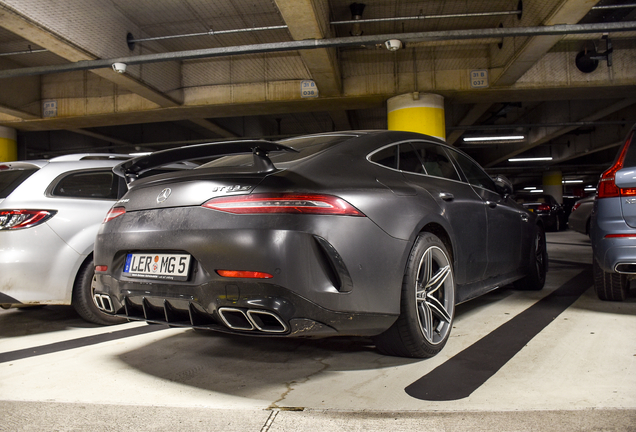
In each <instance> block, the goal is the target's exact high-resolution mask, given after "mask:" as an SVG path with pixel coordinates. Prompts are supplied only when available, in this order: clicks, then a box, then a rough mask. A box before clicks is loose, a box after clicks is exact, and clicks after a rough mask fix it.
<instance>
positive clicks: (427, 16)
mask: <svg viewBox="0 0 636 432" xmlns="http://www.w3.org/2000/svg"><path fill="white" fill-rule="evenodd" d="M634 3H636V2H634V1H631V2H630V1H621V0H602V1H595V0H524V1H523V2H520V1H519V0H472V1H470V2H467V1H465V0H431V1H426V2H423V1H394V0H391V1H388V0H378V1H368V2H367V3H366V6H365V8H364V11H363V14H362V19H363V21H362V22H361V23H360V24H359V25H360V30H361V31H362V36H361V37H362V38H369V37H373V36H377V35H380V36H379V37H378V38H377V39H378V40H382V37H381V35H388V34H404V35H406V34H412V33H418V32H420V33H421V32H429V33H430V34H434V35H438V34H439V35H442V34H444V35H445V37H444V38H428V39H426V40H424V39H421V40H417V41H415V42H412V41H409V42H407V43H406V46H405V47H404V48H403V49H401V50H399V51H396V52H389V51H387V50H386V49H385V48H384V47H383V46H382V44H374V43H365V44H356V45H351V44H342V45H338V44H336V45H334V46H332V47H329V48H318V49H293V50H289V49H286V50H278V49H274V48H272V49H269V48H268V47H280V46H281V44H287V46H288V47H289V46H290V45H289V44H290V43H293V42H294V41H298V42H300V41H307V40H329V41H331V40H333V41H336V42H337V41H343V40H345V39H344V38H351V35H352V32H353V34H354V35H355V30H354V25H353V24H351V23H348V24H341V23H340V22H341V21H348V20H351V18H352V16H351V15H352V14H351V9H350V4H351V1H343V0H272V1H248V0H216V1H214V2H210V1H207V0H134V1H130V0H66V1H64V2H58V1H53V0H0V76H1V73H2V72H5V71H13V72H12V74H13V75H12V76H13V77H11V78H0V125H3V126H7V127H12V128H15V129H17V130H18V133H19V135H18V137H19V144H20V151H21V156H22V157H23V158H34V157H42V156H52V155H56V154H62V153H68V152H76V151H85V150H96V151H103V150H113V151H126V152H128V151H133V150H135V149H136V150H154V149H161V148H166V147H170V146H175V145H181V144H183V143H187V142H200V141H209V140H214V139H225V138H234V137H254V136H267V137H275V136H286V135H295V134H301V133H314V132H326V131H332V130H346V129H358V128H359V129H378V128H386V100H387V99H388V98H390V97H392V96H395V95H399V94H404V93H413V92H430V93H436V94H440V95H442V96H444V98H445V109H446V127H447V142H449V143H450V144H452V145H456V146H458V147H460V148H462V149H463V150H464V151H466V152H467V153H469V154H470V155H472V156H473V157H474V158H475V159H476V160H477V161H478V162H480V163H481V164H482V165H484V166H485V167H487V168H488V170H489V171H492V172H501V173H504V174H506V175H508V176H509V177H511V178H513V179H514V181H515V183H516V184H517V185H519V186H523V185H525V184H530V183H536V182H540V177H541V174H542V172H544V171H546V170H549V169H560V170H561V171H562V172H563V174H564V176H565V177H566V178H570V179H574V178H577V179H582V180H584V182H586V183H594V182H595V180H596V178H598V174H599V173H600V172H601V171H602V170H603V169H604V168H606V167H607V166H608V165H609V164H610V163H611V160H612V159H613V156H614V154H615V152H616V147H617V146H618V145H619V143H620V142H621V140H622V139H623V137H624V136H625V134H626V131H627V129H628V128H629V127H630V126H631V125H632V124H633V123H636V73H634V71H635V70H636V5H635V4H634ZM621 5H623V6H624V7H620V8H611V9H607V7H608V6H621ZM491 12H495V13H493V14H490V13H491ZM483 13H489V14H486V15H480V16H475V15H476V14H483ZM404 17H412V18H413V17H415V18H417V17H419V19H397V20H395V19H392V20H380V21H371V22H369V21H364V20H374V19H384V18H404ZM612 23H628V24H629V23H631V24H633V25H632V26H631V28H629V29H627V30H626V31H614V30H608V32H607V35H608V38H609V41H610V43H611V46H612V54H611V58H610V61H609V62H608V61H607V60H600V61H599V64H598V67H597V68H596V69H595V70H594V71H592V72H589V73H584V72H581V71H580V70H579V69H578V68H577V67H576V66H575V59H576V57H577V55H578V54H579V53H580V52H582V51H584V52H589V51H592V50H595V51H597V52H598V53H601V54H602V53H604V52H606V51H607V47H608V45H607V42H608V40H607V39H604V38H603V31H602V29H603V28H604V27H603V26H609V25H611V24H612ZM563 24H567V25H573V26H576V25H583V24H592V25H596V26H597V27H598V29H599V30H598V32H595V33H586V34H579V33H577V32H568V31H566V32H563V33H561V34H556V35H530V36H505V37H496V36H493V35H492V29H499V28H501V29H502V31H507V30H514V29H522V28H537V27H543V28H547V27H546V26H557V27H558V26H559V25H563ZM597 27H594V28H595V29H596V28H597ZM245 29H252V30H250V31H234V30H245ZM228 31H229V32H228ZM460 31H464V32H466V31H468V32H470V33H471V34H472V36H471V38H469V39H459V38H457V37H452V35H454V34H457V32H460ZM489 32H490V33H489ZM128 34H130V36H129V38H133V39H134V40H137V42H135V43H134V46H133V47H131V46H129V44H128V43H127V35H128ZM174 35H190V36H187V37H185V36H184V37H174V38H163V39H158V40H143V41H139V40H140V39H148V38H160V37H166V36H174ZM448 35H451V37H449V36H448ZM264 44H269V45H264ZM252 45H253V46H258V47H259V51H257V52H256V51H253V52H255V53H253V54H237V52H238V50H239V49H240V48H239V47H245V46H252ZM263 47H265V48H263ZM210 49H217V52H221V54H219V55H218V56H215V57H202V58H197V59H194V60H184V59H183V58H180V57H179V56H175V57H174V59H171V60H170V61H161V62H155V61H151V62H146V63H142V64H130V65H129V66H128V67H127V70H126V72H125V73H123V74H120V73H116V72H115V71H113V70H112V69H110V68H103V67H101V68H90V69H87V70H79V69H78V70H74V71H70V72H58V73H55V72H54V70H55V67H65V66H82V65H91V64H93V63H91V62H98V61H100V60H102V59H118V58H126V59H129V60H131V61H132V60H134V59H133V58H135V59H141V58H144V57H143V56H151V57H152V56H153V55H161V54H164V53H181V52H187V53H192V52H194V51H193V50H210ZM8 53H12V54H10V55H5V54H8ZM190 58H192V57H190ZM82 62H87V63H82ZM29 68H37V73H36V74H31V73H27V72H28V71H29ZM31 70H32V69H31ZM474 70H487V71H488V78H489V83H488V86H487V87H486V88H473V87H472V86H471V80H470V73H471V71H474ZM303 80H313V81H314V82H315V84H316V88H317V89H318V92H319V96H318V97H313V98H304V97H302V94H301V82H302V81H303ZM509 132H516V133H521V134H523V135H524V136H526V139H525V140H524V141H523V142H520V143H519V142H517V143H498V144H488V145H469V144H466V143H464V142H463V137H465V136H475V135H483V134H501V133H509ZM513 156H517V157H521V156H523V157H529V156H552V157H553V160H552V161H551V162H543V164H542V165H537V164H536V163H535V164H532V165H525V166H522V167H519V166H518V164H515V163H512V162H508V159H509V158H511V157H513Z"/></svg>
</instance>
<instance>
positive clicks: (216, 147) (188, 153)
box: [113, 140, 298, 183]
mask: <svg viewBox="0 0 636 432" xmlns="http://www.w3.org/2000/svg"><path fill="white" fill-rule="evenodd" d="M272 151H287V152H296V153H297V152H298V150H296V149H294V148H291V147H289V146H286V145H282V144H278V143H276V142H273V141H265V140H241V141H225V142H215V143H205V144H196V145H191V146H184V147H177V148H173V149H168V150H161V151H158V152H154V153H151V154H149V155H146V156H139V157H136V158H133V159H130V160H127V161H126V162H122V163H120V164H119V165H117V166H115V167H114V168H113V172H114V173H115V174H117V175H118V176H120V177H123V178H124V179H126V183H132V182H133V181H135V180H136V179H137V178H138V177H139V176H140V175H141V174H143V173H144V172H146V171H148V170H151V169H153V168H156V167H160V166H163V165H167V164H172V163H176V162H183V161H189V160H196V159H203V158H211V157H220V156H227V155H234V154H243V153H252V154H253V155H254V168H255V169H256V171H257V172H270V171H273V170H275V169H276V168H275V167H274V164H273V163H272V161H271V160H270V159H269V157H267V155H268V153H269V152H272Z"/></svg>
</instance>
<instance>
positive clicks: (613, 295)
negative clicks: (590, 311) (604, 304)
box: [592, 258, 629, 301]
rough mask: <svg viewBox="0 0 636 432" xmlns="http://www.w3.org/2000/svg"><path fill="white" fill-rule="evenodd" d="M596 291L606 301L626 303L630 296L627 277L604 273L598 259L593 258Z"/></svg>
mask: <svg viewBox="0 0 636 432" xmlns="http://www.w3.org/2000/svg"><path fill="white" fill-rule="evenodd" d="M592 271H593V272H594V291H596V295H597V296H598V298H599V299H601V300H604V301H624V300H625V299H626V298H627V296H628V294H629V280H628V279H627V275H624V274H620V273H609V272H606V271H604V270H603V269H602V268H601V266H600V265H599V263H598V261H596V258H593V263H592Z"/></svg>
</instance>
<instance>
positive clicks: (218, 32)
mask: <svg viewBox="0 0 636 432" xmlns="http://www.w3.org/2000/svg"><path fill="white" fill-rule="evenodd" d="M286 28H287V26H286V25H279V26H268V27H252V28H242V29H232V30H212V29H210V30H208V31H206V32H201V33H188V34H180V35H169V36H156V37H147V38H140V39H127V42H128V43H137V42H148V41H158V40H166V39H177V38H186V37H194V36H218V35H225V34H234V33H251V32H256V31H266V30H285V29H286Z"/></svg>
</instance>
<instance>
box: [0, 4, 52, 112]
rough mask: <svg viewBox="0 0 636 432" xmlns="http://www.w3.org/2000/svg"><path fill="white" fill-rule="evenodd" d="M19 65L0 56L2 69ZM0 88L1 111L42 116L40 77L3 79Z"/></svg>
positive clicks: (0, 67)
mask: <svg viewBox="0 0 636 432" xmlns="http://www.w3.org/2000/svg"><path fill="white" fill-rule="evenodd" d="M0 13H1V11H0ZM19 66H20V65H18V64H17V63H14V62H12V61H10V60H8V59H6V58H0V69H11V68H15V67H19ZM0 89H1V91H0V113H4V114H8V115H11V116H13V117H18V118H21V119H35V118H39V117H40V112H41V108H42V107H41V106H40V78H39V77H18V78H10V79H7V80H2V86H1V87H0Z"/></svg>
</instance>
